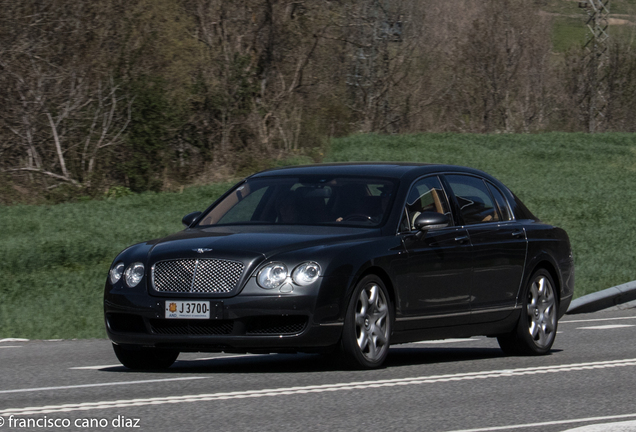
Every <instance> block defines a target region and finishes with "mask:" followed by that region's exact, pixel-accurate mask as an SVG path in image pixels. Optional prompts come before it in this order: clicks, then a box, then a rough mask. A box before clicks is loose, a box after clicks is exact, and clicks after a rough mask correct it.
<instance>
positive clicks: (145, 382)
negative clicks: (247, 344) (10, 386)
mask: <svg viewBox="0 0 636 432" xmlns="http://www.w3.org/2000/svg"><path fill="white" fill-rule="evenodd" d="M200 379H209V378H207V377H183V378H166V379H153V380H143V381H118V382H109V383H95V384H79V385H69V386H58V387H36V388H25V389H15V390H0V394H4V393H26V392H38V391H47V390H67V389H76V388H89V387H107V386H119V385H131V384H147V383H157V382H169V381H188V380H200Z"/></svg>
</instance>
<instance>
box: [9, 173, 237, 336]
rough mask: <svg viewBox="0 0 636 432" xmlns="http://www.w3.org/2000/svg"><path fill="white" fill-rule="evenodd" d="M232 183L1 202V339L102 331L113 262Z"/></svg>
mask: <svg viewBox="0 0 636 432" xmlns="http://www.w3.org/2000/svg"><path fill="white" fill-rule="evenodd" d="M229 186H230V184H227V183H225V184H215V185H210V186H205V187H197V188H188V189H185V190H184V192H183V193H163V194H156V193H145V194H140V195H133V196H126V197H122V198H119V199H116V200H104V201H88V202H79V203H68V204H58V205H54V206H24V205H22V206H11V207H0V226H2V231H0V280H1V281H2V282H1V284H0V299H1V300H2V301H0V338H2V337H25V338H37V339H40V338H43V339H44V338H46V339H48V338H88V337H104V336H105V331H104V325H103V318H102V316H103V309H102V301H101V299H102V296H103V288H104V283H105V281H106V274H107V272H108V268H109V266H110V263H111V261H112V260H113V259H114V258H115V256H116V255H117V254H118V253H119V252H120V251H121V250H123V249H124V248H126V247H128V246H130V245H131V244H134V243H137V242H140V241H144V240H150V239H152V238H157V237H161V236H165V235H167V234H169V233H172V232H175V231H178V230H180V229H182V228H183V227H182V225H181V218H182V217H183V216H184V215H185V214H186V213H189V212H191V211H195V210H203V209H204V208H205V207H207V206H208V205H209V204H210V203H211V202H212V201H213V200H214V199H215V198H216V197H217V196H219V195H220V194H221V193H222V192H223V191H225V190H226V189H227V188H228V187H229Z"/></svg>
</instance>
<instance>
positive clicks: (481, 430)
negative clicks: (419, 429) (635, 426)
mask: <svg viewBox="0 0 636 432" xmlns="http://www.w3.org/2000/svg"><path fill="white" fill-rule="evenodd" d="M634 417H636V414H622V415H616V416H604V417H588V418H582V419H571V420H555V421H549V422H542V423H526V424H518V425H508V426H493V427H485V428H477V429H457V430H454V431H447V432H490V431H500V430H513V429H527V428H534V427H544V426H556V425H566V424H572V423H586V422H594V421H606V420H619V419H627V418H634ZM605 430H607V429H605Z"/></svg>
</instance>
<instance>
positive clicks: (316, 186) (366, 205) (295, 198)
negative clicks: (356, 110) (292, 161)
mask: <svg viewBox="0 0 636 432" xmlns="http://www.w3.org/2000/svg"><path fill="white" fill-rule="evenodd" d="M395 186H396V185H395V182H394V181H392V180H387V179H381V178H360V177H315V176H313V177H307V178H299V177H268V178H256V179H251V180H248V181H246V182H245V183H242V184H241V185H239V186H238V187H237V188H235V189H234V190H233V191H232V193H230V194H229V195H227V196H226V197H225V198H224V199H223V200H222V201H220V202H219V203H217V205H216V206H214V207H213V208H212V209H211V210H210V211H209V212H208V213H207V214H206V215H205V216H204V217H203V218H202V219H201V222H199V224H198V225H199V226H209V225H237V224H283V225H334V226H335V225H343V226H344V225H346V226H364V227H373V226H379V225H380V224H381V223H383V222H384V220H385V218H386V217H387V215H388V211H389V208H390V205H391V201H392V197H393V196H394V192H395Z"/></svg>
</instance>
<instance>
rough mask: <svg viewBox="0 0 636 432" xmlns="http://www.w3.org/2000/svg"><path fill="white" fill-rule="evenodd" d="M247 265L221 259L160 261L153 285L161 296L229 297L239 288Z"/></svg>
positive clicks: (153, 274)
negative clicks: (196, 295) (196, 294)
mask: <svg viewBox="0 0 636 432" xmlns="http://www.w3.org/2000/svg"><path fill="white" fill-rule="evenodd" d="M241 273H243V263H241V262H238V261H228V260H221V259H181V260H169V261H159V262H158V263H156V264H155V265H154V266H152V285H153V287H154V288H155V290H157V291H159V292H172V293H229V292H232V290H233V289H235V288H236V286H237V284H238V282H239V279H240V277H241Z"/></svg>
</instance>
